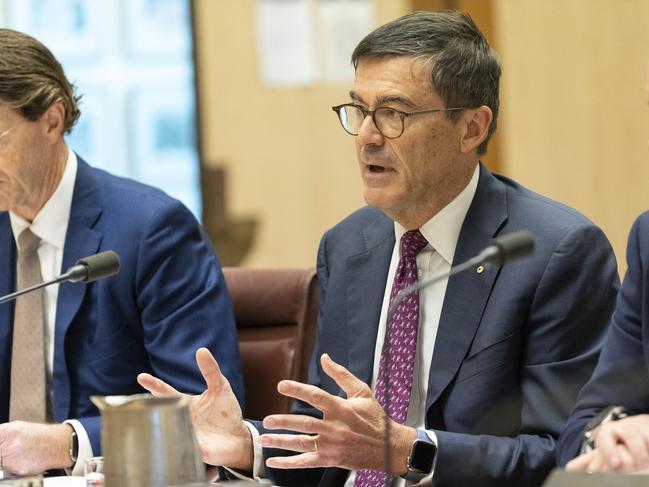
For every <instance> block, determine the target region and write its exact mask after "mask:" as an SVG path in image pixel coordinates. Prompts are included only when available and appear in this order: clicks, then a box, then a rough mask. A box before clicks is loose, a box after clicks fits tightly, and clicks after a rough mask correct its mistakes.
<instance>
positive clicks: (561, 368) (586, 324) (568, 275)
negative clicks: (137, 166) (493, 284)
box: [433, 224, 618, 487]
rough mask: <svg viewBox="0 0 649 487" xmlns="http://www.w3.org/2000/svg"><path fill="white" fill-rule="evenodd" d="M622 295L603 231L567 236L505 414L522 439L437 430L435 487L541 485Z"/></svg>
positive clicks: (536, 299) (531, 319)
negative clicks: (515, 418)
mask: <svg viewBox="0 0 649 487" xmlns="http://www.w3.org/2000/svg"><path fill="white" fill-rule="evenodd" d="M541 238H542V237H541ZM524 278H525V276H521V279H524ZM617 288H618V278H617V265H616V261H615V256H614V254H613V252H612V249H611V246H610V244H609V243H608V240H607V239H606V237H605V236H604V234H603V233H602V232H601V230H599V229H598V228H597V227H595V226H594V225H591V224H588V225H580V226H578V227H576V228H573V229H571V230H569V231H568V232H567V233H566V234H565V236H564V237H563V238H562V239H561V240H560V241H559V243H558V244H557V245H556V247H555V248H554V251H553V252H552V254H551V256H550V257H549V259H548V260H547V264H546V266H545V269H544V270H543V273H542V275H541V278H540V279H539V281H538V284H537V286H536V290H535V292H534V296H533V299H532V301H531V306H530V309H529V313H528V315H527V317H526V322H525V323H523V327H522V330H523V332H522V355H521V362H520V366H519V367H520V398H517V399H516V401H515V402H516V404H508V405H503V410H502V411H500V414H516V415H518V414H520V428H519V433H518V434H517V435H516V436H512V437H507V436H492V435H474V434H464V433H454V432H449V431H440V430H437V429H436V430H434V431H435V434H436V435H437V439H438V457H437V460H436V461H437V463H436V468H435V473H434V476H433V484H434V485H435V486H436V487H439V486H447V485H472V486H487V485H498V486H512V487H513V486H520V485H530V486H531V485H541V483H542V482H543V480H544V478H545V477H546V475H547V474H548V473H549V471H550V470H551V469H552V467H553V466H554V465H555V444H556V439H557V438H558V436H559V433H560V432H561V429H562V427H563V424H564V422H565V421H566V419H567V418H568V415H569V413H570V410H571V409H572V407H573V405H574V403H575V400H576V398H577V395H578V393H579V390H580V389H581V387H582V386H583V384H584V383H585V382H586V381H587V380H588V378H589V377H590V375H591V373H592V370H593V368H594V366H595V363H596V361H597V357H598V355H599V352H600V349H601V346H602V344H603V341H604V337H605V335H606V329H607V325H608V322H609V318H610V315H611V312H612V309H613V305H614V301H615V295H616V292H617ZM513 292H515V291H513ZM518 401H520V403H518ZM485 413H487V412H485Z"/></svg>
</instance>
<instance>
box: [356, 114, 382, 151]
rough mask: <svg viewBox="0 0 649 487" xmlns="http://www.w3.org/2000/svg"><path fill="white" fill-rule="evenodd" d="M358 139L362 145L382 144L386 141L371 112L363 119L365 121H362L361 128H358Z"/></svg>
mask: <svg viewBox="0 0 649 487" xmlns="http://www.w3.org/2000/svg"><path fill="white" fill-rule="evenodd" d="M358 139H359V140H358V142H359V143H360V144H361V145H366V144H377V145H381V144H383V142H384V137H383V134H382V133H381V131H380V130H379V128H378V127H377V126H376V124H375V123H374V118H373V117H372V116H371V115H369V114H368V115H367V116H366V117H365V118H364V119H363V123H361V128H360V129H359V130H358Z"/></svg>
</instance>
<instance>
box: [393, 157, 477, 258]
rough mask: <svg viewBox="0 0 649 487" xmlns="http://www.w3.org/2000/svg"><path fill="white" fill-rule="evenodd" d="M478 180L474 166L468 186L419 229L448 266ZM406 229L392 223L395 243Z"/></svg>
mask: <svg viewBox="0 0 649 487" xmlns="http://www.w3.org/2000/svg"><path fill="white" fill-rule="evenodd" d="M479 179H480V165H479V164H476V167H475V170H474V171H473V176H472V177H471V180H470V181H469V184H467V185H466V187H465V188H464V189H463V190H462V191H461V192H460V194H458V195H457V196H456V197H455V198H454V199H453V200H452V201H451V202H450V203H449V204H448V205H446V206H445V207H444V208H442V209H441V210H440V211H439V212H437V214H435V216H433V217H432V218H431V219H430V220H428V221H427V222H426V223H424V224H423V225H422V227H421V228H420V229H419V231H420V232H421V234H422V235H423V236H424V238H425V239H426V240H427V241H428V243H429V245H431V246H432V247H433V249H435V250H436V251H437V252H438V253H439V254H440V255H441V256H442V258H443V259H444V260H445V261H446V262H447V263H448V264H449V265H452V264H453V256H454V255H455V247H456V246H457V241H458V239H459V237H460V230H461V229H462V224H463V223H464V218H465V217H466V214H467V212H468V211H469V207H470V206H471V202H472V201H473V197H474V196H475V192H476V190H477V188H478V180H479ZM406 231H407V229H406V228H405V227H403V226H402V225H400V224H399V223H397V222H394V234H395V237H396V241H397V242H400V241H401V236H402V235H403V234H404V233H406Z"/></svg>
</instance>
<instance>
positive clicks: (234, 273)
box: [223, 267, 318, 419]
mask: <svg viewBox="0 0 649 487" xmlns="http://www.w3.org/2000/svg"><path fill="white" fill-rule="evenodd" d="M223 272H224V274H225V281H226V283H227V286H228V290H229V292H230V297H231V299H232V304H233V306H234V315H235V319H236V322H237V331H238V335H239V347H240V350H241V362H242V367H243V381H244V386H245V392H246V405H245V410H244V415H245V417H246V418H250V419H263V418H264V417H265V416H267V415H269V414H273V413H285V412H288V410H289V408H290V405H291V400H290V399H289V398H286V397H284V396H282V395H281V394H279V393H278V392H277V383H278V382H279V381H280V380H282V379H293V380H299V381H302V382H304V381H306V376H307V369H308V366H309V360H310V359H311V353H312V352H313V343H314V341H315V333H316V320H317V308H318V304H317V293H318V289H317V287H318V285H317V279H316V273H315V270H314V269H248V268H238V267H224V268H223Z"/></svg>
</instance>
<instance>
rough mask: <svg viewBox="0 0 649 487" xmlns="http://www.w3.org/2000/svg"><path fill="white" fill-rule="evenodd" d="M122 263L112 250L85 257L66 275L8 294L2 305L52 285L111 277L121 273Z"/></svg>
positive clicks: (87, 281) (0, 302)
mask: <svg viewBox="0 0 649 487" xmlns="http://www.w3.org/2000/svg"><path fill="white" fill-rule="evenodd" d="M119 268H120V262H119V256H118V255H117V253H115V252H113V251H112V250H107V251H105V252H100V253H98V254H95V255H91V256H89V257H84V258H83V259H79V260H78V261H77V263H76V264H75V265H73V266H72V267H70V268H69V269H68V270H67V271H65V273H63V274H61V275H60V276H57V277H55V278H54V279H52V280H50V281H45V282H41V283H40V284H36V285H35V286H31V287H28V288H26V289H20V290H18V291H16V292H14V293H11V294H7V295H6V296H2V297H1V298H0V304H3V303H6V302H8V301H13V300H14V299H16V298H17V297H19V296H22V295H23V294H27V293H31V292H32V291H36V290H38V289H41V288H44V287H47V286H50V285H52V284H58V283H61V282H68V281H69V282H85V283H89V282H93V281H96V280H97V279H103V278H104V277H110V276H112V275H115V274H117V273H118V272H119Z"/></svg>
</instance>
